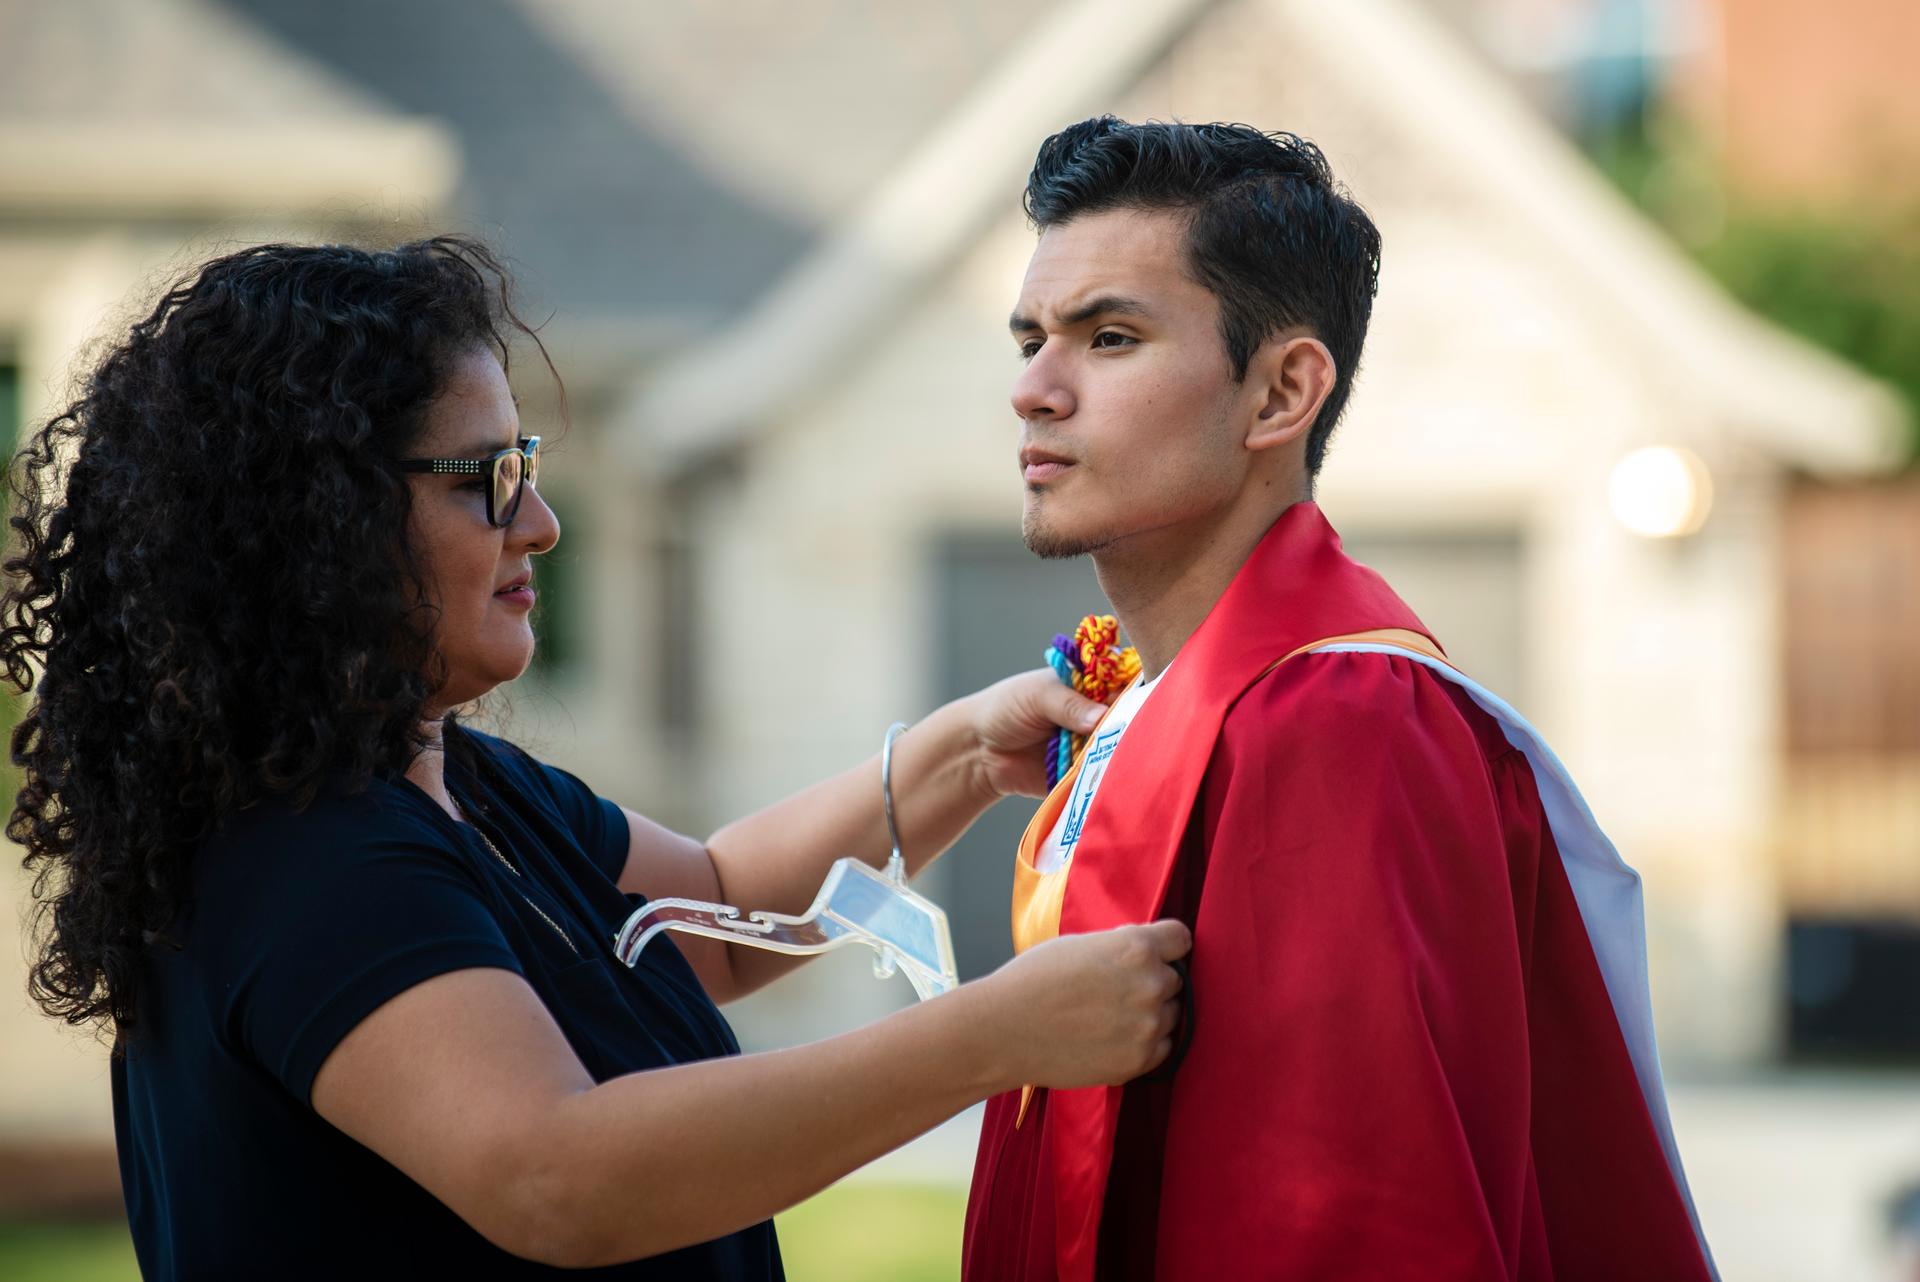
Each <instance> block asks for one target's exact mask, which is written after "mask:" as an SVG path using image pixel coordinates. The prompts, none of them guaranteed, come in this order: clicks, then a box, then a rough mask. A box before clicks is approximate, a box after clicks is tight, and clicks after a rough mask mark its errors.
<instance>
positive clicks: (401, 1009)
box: [0, 237, 1188, 1279]
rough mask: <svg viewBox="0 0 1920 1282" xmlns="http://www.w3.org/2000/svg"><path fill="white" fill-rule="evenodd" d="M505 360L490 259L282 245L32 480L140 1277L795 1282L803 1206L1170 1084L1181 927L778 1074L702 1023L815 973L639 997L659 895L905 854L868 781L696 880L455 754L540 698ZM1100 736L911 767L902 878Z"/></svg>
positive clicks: (797, 801) (28, 517)
mask: <svg viewBox="0 0 1920 1282" xmlns="http://www.w3.org/2000/svg"><path fill="white" fill-rule="evenodd" d="M512 340H520V341H530V342H531V344H532V345H533V346H534V347H536V348H538V339H537V338H536V337H534V336H533V334H532V333H531V331H529V330H528V329H527V328H526V327H525V326H524V325H523V324H521V323H520V321H519V320H518V318H517V317H516V316H515V314H514V312H513V310H512V308H511V306H510V304H509V302H508V289H507V280H506V276H505V274H504V272H503V271H502V269H501V268H500V265H499V264H498V263H497V262H496V261H495V259H494V258H493V257H492V256H491V255H490V254H489V253H488V252H487V251H486V250H485V249H484V248H483V247H481V246H479V245H477V244H474V243H472V242H469V241H466V240H462V239H458V238H452V237H443V238H439V239H435V240H429V241H424V242H420V243H416V244H410V245H404V246H401V247H399V248H396V249H392V250H387V251H381V252H373V251H367V250H361V249H354V248H347V247H341V246H291V245H267V246H262V247H259V248H254V249H248V250H245V251H243V252H240V253H236V254H232V255H229V256H227V257H224V258H220V259H218V260H215V261H213V262H211V263H209V264H207V265H206V266H205V267H203V268H202V269H201V270H200V271H199V272H197V273H196V274H194V275H193V276H192V277H191V278H189V279H185V280H183V281H182V282H180V283H179V284H177V285H176V286H175V287H173V288H172V289H171V290H169V291H168V292H167V293H166V294H165V296H164V297H163V298H162V299H161V300H160V302H159V305H158V306H157V307H156V308H155V309H154V310H153V312H152V314H151V315H149V316H147V317H146V318H145V319H143V320H141V321H140V322H139V323H138V324H136V325H134V326H133V328H132V331H131V333H129V334H128V335H127V336H126V337H125V338H124V340H123V341H121V342H120V343H119V344H118V345H116V346H114V347H113V348H112V349H111V350H110V351H108V352H107V353H106V354H105V356H104V358H103V359H102V360H100V361H99V363H98V364H97V366H96V367H95V368H94V369H93V370H92V372H91V374H90V375H89V377H88V378H87V380H86V382H85V384H84V386H83V387H82V389H81V393H80V395H79V398H78V399H77V400H75V401H74V402H73V403H72V404H71V405H70V406H68V407H67V409H66V410H65V411H64V412H62V413H60V414H58V415H56V416H55V417H53V418H52V419H51V420H49V421H48V422H46V423H45V424H44V425H43V426H41V427H40V428H39V430H38V431H37V432H36V433H35V434H34V435H33V436H32V437H31V439H30V441H29V442H28V444H27V446H26V448H25V449H24V450H23V451H22V452H21V454H20V455H19V456H18V458H17V459H16V461H15V465H14V469H13V478H12V479H13V486H14V492H15V496H16V510H15V514H14V516H13V518H12V522H11V524H12V528H13V530H14V535H15V548H14V550H13V553H12V555H11V557H10V559H8V561H7V562H6V569H7V571H8V574H9V584H8V587H7V590H6V593H5V596H4V598H3V599H0V619H3V621H4V628H3V629H0V655H3V656H4V661H5V664H6V672H7V676H8V677H9V679H10V680H11V682H12V683H13V684H14V685H15V686H16V687H17V688H19V689H20V690H22V691H25V690H28V689H32V690H33V692H34V699H33V702H32V703H31V705H30V707H29V708H28V710H27V712H26V714H25V717H24V719H23V720H22V722H21V724H20V726H19V727H18V729H17V730H16V731H15V733H14V736H13V742H12V749H13V760H14V761H15V762H16V763H17V764H18V765H20V766H21V767H22V768H23V769H24V772H25V783H24V786H23V787H22V789H21V791H20V793H19V795H18V797H17V799H16V803H15V807H14V810H13V813H12V816H11V819H10V822H9V825H8V829H7V831H8V834H9V835H10V836H11V837H13V838H14V839H15V840H16V841H18V842H20V843H21V844H22V845H24V847H25V848H26V851H27V854H26V863H27V865H28V867H29V868H30V869H33V870H35V871H36V873H37V876H36V878H35V884H34V893H35V897H36V900H37V903H38V921H39V930H38V933H37V936H36V940H37V945H36V946H37V950H38V951H37V955H36V956H35V958H34V960H33V966H32V978H31V987H32V990H33V993H34V995H35V997H36V999H37V1000H38V1001H39V1003H40V1004H41V1006H42V1007H43V1008H44V1009H45V1010H46V1011H47V1012H48V1013H49V1014H51V1015H54V1016H58V1017H61V1018H64V1019H66V1020H68V1021H69V1022H71V1023H75V1024H85V1023H94V1022H97V1023H101V1024H105V1025H110V1026H111V1028H112V1029H113V1032H114V1041H115V1054H114V1059H113V1064H112V1079H113V1096H114V1117H115V1129H116V1135H117V1139H118V1144H119V1149H120V1159H121V1173H122V1179H123V1184H124V1187H125V1192H126V1198H127V1207H128V1213H129V1217H130V1220H131V1222H132V1227H133V1233H134V1238H135V1242H136V1246H137V1248H138V1251H139V1255H140V1262H141V1267H142V1269H143V1270H144V1271H145V1272H146V1274H147V1275H148V1276H149V1277H155V1278H174V1277H192V1278H210V1277H225V1276H232V1277H257V1276H263V1275H271V1276H276V1277H283V1278H290V1277H337V1276H340V1275H342V1274H343V1273H344V1272H345V1271H347V1270H349V1269H355V1268H358V1269H366V1268H367V1267H369V1266H371V1267H373V1268H374V1269H376V1270H377V1271H378V1272H379V1273H380V1274H381V1275H394V1274H399V1273H401V1272H402V1271H406V1272H408V1273H416V1274H417V1273H422V1272H424V1273H427V1274H429V1275H433V1276H440V1275H452V1274H454V1273H456V1272H460V1273H465V1274H467V1275H470V1276H487V1277H509V1276H523V1275H529V1276H530V1275H536V1274H544V1273H545V1272H546V1271H547V1270H546V1266H550V1265H557V1266H567V1267H581V1266H606V1268H605V1275H606V1276H618V1277H673V1278H729V1279H732V1278H754V1279H762V1278H769V1277H777V1276H779V1274H780V1263H779V1253H778V1249H777V1247H776V1245H775V1243H774V1239H773V1231H772V1227H771V1224H770V1222H769V1221H768V1217H769V1216H770V1215H772V1214H773V1213H774V1212H775V1211H777V1210H780V1209H781V1208H784V1207H786V1206H789V1205H792V1204H793V1203H795V1202H798V1201H800V1200H801V1199H803V1198H805V1197H807V1196H809V1195H810V1194H812V1193H814V1192H815V1191H817V1190H819V1189H821V1188H822V1187H824V1186H825V1185H827V1184H828V1183H830V1182H832V1181H833V1180H835V1179H837V1178H839V1177H840V1176H842V1175H844V1174H846V1173H847V1172H848V1171H850V1170H852V1169H853V1168H855V1167H857V1166H859V1165H860V1164H862V1163H864V1162H867V1161H869V1160H871V1159H873V1158H874V1157H876V1156H878V1155H880V1154H881V1153H884V1152H886V1151H887V1150H889V1149H891V1148H893V1147H895V1146H897V1145H898V1144H900V1143H902V1142H904V1141H905V1140H907V1139H908V1138H910V1137H911V1136H913V1135H915V1134H917V1133H919V1132H921V1131H923V1130H925V1129H927V1128H928V1127H930V1126H932V1125H934V1124H935V1123H937V1122H939V1121H941V1120H942V1119H944V1118H946V1117H948V1116H951V1115H952V1114H953V1113H955V1112H957V1111H959V1110H960V1109H962V1108H964V1107H966V1106H967V1105H969V1104H971V1103H973V1102H975V1101H978V1100H981V1099H984V1098H985V1097H987V1096H988V1095H990V1094H993V1093H995V1092H997V1091H1000V1090H1004V1089H1008V1088H1010V1087H1011V1086H1013V1085H1017V1084H1019V1083H1022V1082H1034V1083H1041V1084H1047V1085H1057V1086H1077V1085H1088V1084H1096V1083H1110V1082H1119V1081H1122V1080H1125V1079H1127V1078H1129V1077H1132V1076H1134V1075H1135V1074H1137V1073H1139V1072H1141V1071H1143V1070H1145V1069H1147V1068H1149V1067H1151V1066H1152V1065H1153V1064H1155V1063H1157V1062H1159V1060H1160V1059H1161V1058H1162V1057H1163V1056H1164V1055H1165V1054H1166V1053H1167V1050H1168V1041H1167V1033H1168V1030H1169V1029H1170V1028H1171V1026H1172V1023H1171V1021H1172V1018H1173V1005H1172V998H1173V994H1174V989H1175V985H1176V983H1177V981H1176V980H1175V978H1174V977H1173V974H1172V972H1171V970H1170V969H1169V968H1168V967H1167V966H1166V965H1165V964H1164V959H1170V958H1173V957H1175V956H1177V955H1178V954H1180V953H1182V952H1184V951H1185V949H1186V947H1187V942H1188V937H1187V934H1186V932H1185V930H1184V928H1183V927H1181V926H1179V925H1178V924H1177V923H1172V922H1163V923H1155V924H1154V925H1152V926H1141V927H1132V928H1128V929H1126V930H1122V931H1116V932H1110V933H1108V934H1104V935H1088V936H1078V937H1075V938H1070V939H1063V940H1060V941H1057V942H1055V943H1053V944H1048V945H1045V946H1042V947H1039V948H1035V949H1033V950H1030V951H1029V952H1028V953H1026V954H1023V955H1022V956H1021V957H1020V958H1019V959H1018V960H1016V961H1014V962H1012V963H1010V964H1008V965H1007V966H1006V967H1003V968H1002V969H1001V970H1000V971H998V972H996V973H995V974H994V975H991V976H988V977H987V978H985V979H982V980H979V981H977V982H975V983H972V984H968V985H964V986H962V987H961V988H960V989H959V990H958V991H956V992H954V993H952V994H949V995H948V996H945V997H941V998H938V999H936V1000H934V1001H930V1002H925V1003H922V1004H920V1005H918V1006H915V1007H914V1008H912V1009H909V1010H906V1011H902V1012H900V1013H899V1014H896V1015H894V1016H891V1017H889V1018H887V1019H883V1020H880V1021H878V1022H877V1023H875V1024H872V1025H870V1026H869V1027H867V1028H864V1029H861V1030H859V1031H857V1032H854V1033H850V1034H847V1035H845V1036H842V1037H838V1038H834V1039H832V1040H829V1041H824V1042H819V1043H816V1044H813V1045H809V1046H802V1047H798V1048H795V1049H792V1050H787V1051H780V1052H774V1053H770V1054H764V1055H753V1056H741V1055H740V1054H739V1053H738V1046H737V1045H736V1043H735V1042H734V1040H733V1036H732V1034H731V1032H730V1031H729V1029H728V1027H727V1024H726V1021H725V1020H724V1019H723V1018H722V1017H721V1016H720V1014H719V1011H718V1010H717V1008H716V1006H715V1003H716V1002H720V1001H725V1000H727V999H729V998H732V997H735V996H738V995H740V994H742V993H745V992H747V991H750V990H752V989H754V988H756V987H758V986H760V985H761V984H764V983H766V982H767V981H768V980H770V979H772V978H773V977H775V976H776V975H777V974H778V973H779V972H780V971H781V970H782V969H783V968H784V967H785V966H786V965H788V964H790V959H781V958H776V957H774V956H772V955H770V954H768V953H765V952H758V951H754V950H750V949H737V948H730V947H729V946H727V945H724V944H720V943H718V942H715V941H707V940H700V941H693V942H688V943H681V944H679V945H678V946H675V945H673V944H666V945H662V944H659V943H656V944H655V945H653V946H651V947H649V948H648V949H647V950H646V951H645V952H644V953H643V954H642V955H641V958H640V960H639V963H638V964H637V965H636V966H635V967H634V968H632V969H631V970H629V969H628V968H626V967H624V966H622V965H620V964H619V963H618V961H617V960H615V959H614V957H613V956H612V953H611V950H610V948H609V945H608V941H609V939H610V938H611V936H612V933H613V931H614V930H615V929H616V927H617V926H618V924H619V923H620V921H621V920H622V919H624V917H625V916H626V914H627V913H628V912H629V911H630V909H631V907H632V903H631V901H630V900H629V898H628V897H627V896H628V894H644V895H652V896H656V897H664V896H677V895H684V896H690V897H694V898H700V899H718V900H726V901H729V902H732V903H736V904H740V905H743V906H747V907H751V908H755V909H766V910H772V911H777V912H796V911H799V910H801V909H802V908H804V906H805V905H806V903H807V902H808V901H809V899H810V898H811V896H812V892H813V890H814V889H815V888H816V887H817V886H818V885H819V883H820V880H821V877H822V876H823V874H824V873H825V871H826V869H827V867H828V866H829V865H830V863H831V862H832V860H833V859H835V858H836V857H838V856H841V855H843V854H848V853H857V854H860V855H862V856H863V857H865V858H868V859H869V860H872V861H874V862H878V861H879V860H880V859H881V858H882V857H883V856H884V853H885V850H886V849H887V845H888V843H887V839H886V836H885V825H884V821H883V815H882V811H881V805H880V796H879V789H878V787H877V786H875V765H874V763H867V764H865V765H862V766H860V767H856V768H854V769H852V770H849V771H848V772H846V773H845V774H842V775H840V776H837V777H835V778H833V779H829V780H827V781H825V782H823V783H821V784H818V785H815V786H814V787H813V788H810V789H808V790H807V791H805V792H802V793H800V794H797V795H796V796H794V797H791V798H789V799H787V800H786V801H784V802H781V803H779V804H777V805H775V806H772V807H770V808H769V809H767V810H764V811H762V812H760V813H758V814H756V815H753V816H750V817H748V818H746V819H744V820H741V821H739V822H736V823H734V824H731V825H729V826H727V827H725V828H723V829H721V830H720V831H719V832H717V833H715V834H714V835H713V836H712V837H711V838H709V839H708V840H707V841H705V842H700V841H697V840H692V839H689V838H686V837H682V836H678V835H676V834H674V833H671V832H669V831H667V830H666V829H664V828H661V827H659V826H658V825H655V824H653V823H651V822H649V821H648V820H647V819H645V818H643V817H642V816H640V815H638V814H636V813H634V812H633V811H631V810H627V809H625V808H623V807H621V806H619V805H617V804H616V803H614V802H612V801H610V800H607V799H605V798H603V797H600V796H598V795H596V794H595V793H594V792H593V791H592V790H591V789H590V788H588V787H587V785H585V784H584V783H582V782H581V781H580V780H579V779H577V778H575V777H574V776H572V775H570V774H568V773H566V772H564V771H561V770H558V769H556V768H554V767H552V766H549V765H546V764H544V763H542V762H540V761H537V760H535V759H534V758H533V757H531V756H529V755H528V754H527V753H525V752H524V751H522V750H521V749H519V748H517V747H515V746H514V745H513V744H511V743H509V742H507V741H505V740H503V739H500V738H496V737H493V736H490V735H486V734H482V733H479V732H477V731H475V730H473V729H470V728H468V727H465V726H463V725H462V724H461V723H460V720H459V712H460V710H461V709H462V708H463V707H464V706H466V705H468V704H470V703H472V701H474V700H475V699H477V698H479V697H480V696H482V695H483V694H485V693H486V692H487V691H489V690H491V689H493V688H494V687H496V686H498V685H500V684H501V683H503V682H506V681H510V680H512V679H513V678H514V677H516V676H518V675H519V674H520V673H521V672H522V671H523V670H524V669H525V667H526V666H527V663H528V661H529V659H530V658H531V655H532V652H533V645H534V638H533V632H532V630H531V628H530V626H529V623H528V615H529V611H530V609H531V607H532V602H533V585H532V576H533V558H535V557H537V556H538V555H540V554H541V553H544V552H546V551H548V550H550V549H551V548H552V547H553V546H554V543H555V541H556V540H557V539H558V537H559V533H560V526H559V522H558V520H557V518H556V517H555V515H554V513H553V511H552V509H551V508H549V507H548V506H547V504H546V503H545V501H544V500H543V499H542V498H541V495H540V492H539V490H538V488H537V468H538V463H539V457H540V454H539V450H540V439H539V437H537V436H523V435H522V432H521V426H520V422H519V417H518V413H517V411H516V408H515V403H514V400H513V397H512V395H511V393H510V391H509V390H508V383H507V364H508V355H509V352H510V350H511V348H512V346H513V345H514V344H513V341H512ZM539 350H540V351H541V354H542V356H544V354H545V353H544V349H539ZM1095 710H1096V709H1095V706H1094V705H1090V704H1088V703H1087V702H1086V701H1084V700H1081V699H1079V698H1078V696H1075V695H1072V694H1070V693H1068V692H1067V691H1065V690H1064V689H1063V688H1062V687H1060V686H1059V685H1058V684H1057V683H1056V682H1054V681H1053V679H1052V677H1051V675H1050V674H1044V673H1039V674H1025V675H1023V676H1019V677H1013V678H1009V679H1008V680H1007V681H1003V682H1001V683H999V684H998V685H995V686H993V687H990V688H989V689H987V690H985V691H982V692H980V693H979V694H976V695H972V696H969V697H968V698H966V699H962V700H958V701H956V702H955V703H952V704H949V705H947V706H945V707H943V708H941V709H939V710H937V711H935V712H934V713H932V714H931V715H930V716H928V717H927V718H926V719H925V720H924V721H922V722H921V723H920V724H919V725H917V726H915V727H914V728H913V729H912V730H911V731H909V732H908V733H907V734H906V735H904V736H902V738H901V739H900V741H899V743H898V745H897V747H896V749H895V766H894V786H895V790H896V794H897V795H898V796H899V798H900V822H901V824H902V826H903V827H904V828H905V829H906V831H907V844H908V847H909V849H910V850H911V851H913V852H916V854H917V855H918V856H919V857H918V858H916V860H915V862H916V863H918V862H922V861H923V859H924V857H925V856H927V855H928V854H930V853H931V852H937V851H939V850H942V849H944V848H945V847H947V846H948V845H950V844H951V843H952V841H953V840H954V838H955V837H957V836H958V835H959V833H960V832H961V831H962V830H964V828H965V827H966V826H967V824H969V823H970V822H972V820H973V819H974V818H975V817H976V816H977V815H978V814H979V813H980V812H981V811H982V810H983V809H984V808H985V807H986V806H987V805H988V804H990V803H991V802H992V801H993V800H994V799H995V798H997V797H999V796H1001V795H1004V794H1007V793H1011V792H1016V791H1018V792H1026V793H1035V792H1038V791H1039V790H1040V789H1041V786H1042V780H1041V778H1040V773H1041V766H1040V755H1039V753H1038V751H1037V749H1038V747H1039V745H1040V744H1041V742H1042V741H1043V740H1044V739H1045V738H1047V736H1048V735H1049V734H1050V733H1051V732H1052V731H1053V730H1054V728H1055V725H1056V724H1067V723H1068V722H1069V721H1074V722H1079V723H1082V724H1084V721H1085V718H1086V717H1087V716H1088V715H1089V714H1090V713H1092V712H1094V711H1095ZM623 892H626V893H623ZM855 1249H857V1248H855Z"/></svg>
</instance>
